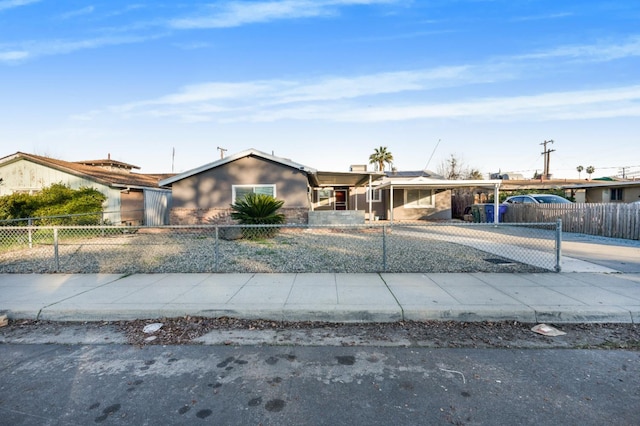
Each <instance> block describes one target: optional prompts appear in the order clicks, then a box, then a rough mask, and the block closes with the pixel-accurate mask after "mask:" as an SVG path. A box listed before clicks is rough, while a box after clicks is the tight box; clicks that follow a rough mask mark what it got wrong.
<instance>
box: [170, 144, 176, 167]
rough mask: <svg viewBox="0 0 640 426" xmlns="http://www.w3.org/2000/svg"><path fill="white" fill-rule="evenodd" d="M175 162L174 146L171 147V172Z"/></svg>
mask: <svg viewBox="0 0 640 426" xmlns="http://www.w3.org/2000/svg"><path fill="white" fill-rule="evenodd" d="M175 163H176V147H175V146H174V147H173V151H172V152H171V173H173V166H174V164H175Z"/></svg>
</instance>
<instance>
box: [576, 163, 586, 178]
mask: <svg viewBox="0 0 640 426" xmlns="http://www.w3.org/2000/svg"><path fill="white" fill-rule="evenodd" d="M576 170H577V171H578V179H580V173H582V171H583V170H584V167H582V166H578V167H576Z"/></svg>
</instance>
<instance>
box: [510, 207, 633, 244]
mask: <svg viewBox="0 0 640 426" xmlns="http://www.w3.org/2000/svg"><path fill="white" fill-rule="evenodd" d="M556 219H562V231H563V232H578V233H582V234H589V235H599V236H602V237H611V238H625V239H629V240H638V239H640V204H624V203H597V204H596V203H571V204H509V205H508V206H507V211H506V213H505V215H504V219H503V220H504V222H511V223H529V222H553V221H555V220H556Z"/></svg>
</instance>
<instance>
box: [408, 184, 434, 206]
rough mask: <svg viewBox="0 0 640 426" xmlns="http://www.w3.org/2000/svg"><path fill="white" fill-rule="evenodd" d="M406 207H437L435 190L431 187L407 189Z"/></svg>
mask: <svg viewBox="0 0 640 426" xmlns="http://www.w3.org/2000/svg"><path fill="white" fill-rule="evenodd" d="M404 207H405V208H409V209H422V208H426V207H435V203H434V201H433V191H432V190H431V189H405V190H404Z"/></svg>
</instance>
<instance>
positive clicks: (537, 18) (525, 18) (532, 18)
mask: <svg viewBox="0 0 640 426" xmlns="http://www.w3.org/2000/svg"><path fill="white" fill-rule="evenodd" d="M573 15H574V14H573V13H571V12H559V13H550V14H546V15H531V16H520V17H516V18H513V19H511V21H512V22H524V21H547V20H550V19H562V18H568V17H570V16H573Z"/></svg>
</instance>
